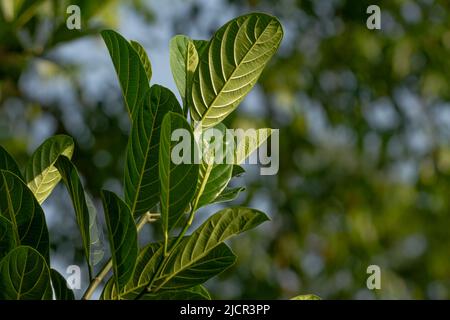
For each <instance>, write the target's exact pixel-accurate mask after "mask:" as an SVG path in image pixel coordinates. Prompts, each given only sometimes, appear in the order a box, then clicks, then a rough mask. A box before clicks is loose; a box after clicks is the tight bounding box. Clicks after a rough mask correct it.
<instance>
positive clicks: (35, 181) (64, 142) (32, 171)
mask: <svg viewBox="0 0 450 320" xmlns="http://www.w3.org/2000/svg"><path fill="white" fill-rule="evenodd" d="M73 149H74V143H73V139H72V138H71V137H68V136H65V135H57V136H53V137H51V138H49V139H47V140H45V141H44V142H43V143H42V144H41V145H40V146H39V148H37V149H36V151H35V152H34V153H33V155H32V156H31V159H30V161H29V162H28V165H27V167H26V169H25V181H26V183H27V185H28V188H30V190H31V191H33V193H34V195H35V197H36V199H37V200H38V202H39V203H42V202H44V200H45V199H47V197H48V196H49V195H50V193H51V192H52V190H53V189H54V188H55V187H56V185H57V184H58V182H59V181H60V180H61V175H60V174H59V171H58V169H56V168H55V166H54V164H55V162H56V160H57V159H58V157H59V156H60V155H64V156H66V157H67V158H69V159H70V158H72V154H73Z"/></svg>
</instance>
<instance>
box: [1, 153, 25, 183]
mask: <svg viewBox="0 0 450 320" xmlns="http://www.w3.org/2000/svg"><path fill="white" fill-rule="evenodd" d="M0 170H5V171H11V172H12V173H14V174H15V175H16V176H18V177H19V178H20V179H22V180H24V179H23V177H22V173H21V172H20V169H19V166H18V165H17V163H16V161H15V160H14V158H13V157H11V155H10V154H9V153H8V151H6V150H5V149H4V148H3V147H2V146H0Z"/></svg>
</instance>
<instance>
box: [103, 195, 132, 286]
mask: <svg viewBox="0 0 450 320" xmlns="http://www.w3.org/2000/svg"><path fill="white" fill-rule="evenodd" d="M102 199H103V207H104V209H105V220H106V225H107V227H108V237H109V245H110V248H111V256H112V262H113V270H114V279H115V284H116V286H117V288H119V291H120V290H121V289H122V288H123V287H124V286H125V284H126V283H127V282H128V280H130V278H131V276H132V275H133V271H134V268H135V266H136V259H137V255H138V242H137V230H136V225H135V223H134V220H133V216H132V215H131V212H130V209H129V208H128V206H127V205H126V203H125V202H123V201H122V200H121V199H120V198H119V197H117V196H116V195H115V194H114V193H112V192H110V191H102Z"/></svg>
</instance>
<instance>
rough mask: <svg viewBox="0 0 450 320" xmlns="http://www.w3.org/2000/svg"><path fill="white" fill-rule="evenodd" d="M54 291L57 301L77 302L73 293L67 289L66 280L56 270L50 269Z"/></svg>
mask: <svg viewBox="0 0 450 320" xmlns="http://www.w3.org/2000/svg"><path fill="white" fill-rule="evenodd" d="M50 277H51V279H52V286H53V291H54V293H55V298H56V300H75V295H74V294H73V291H72V290H70V289H69V288H68V287H67V281H66V279H65V278H64V277H63V276H62V275H61V274H60V273H59V272H58V271H56V270H55V269H50Z"/></svg>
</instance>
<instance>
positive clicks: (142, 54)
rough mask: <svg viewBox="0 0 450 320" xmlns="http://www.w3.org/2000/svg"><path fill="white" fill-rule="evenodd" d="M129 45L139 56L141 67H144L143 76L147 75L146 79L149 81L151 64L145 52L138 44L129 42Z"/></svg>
mask: <svg viewBox="0 0 450 320" xmlns="http://www.w3.org/2000/svg"><path fill="white" fill-rule="evenodd" d="M130 44H131V46H132V47H133V49H134V50H136V52H137V54H138V55H139V59H141V63H142V66H143V67H144V70H145V74H146V75H147V79H148V81H150V80H151V79H152V64H151V63H150V59H149V58H148V55H147V52H146V51H145V49H144V47H143V46H141V44H140V43H139V42H136V41H133V40H131V41H130Z"/></svg>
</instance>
